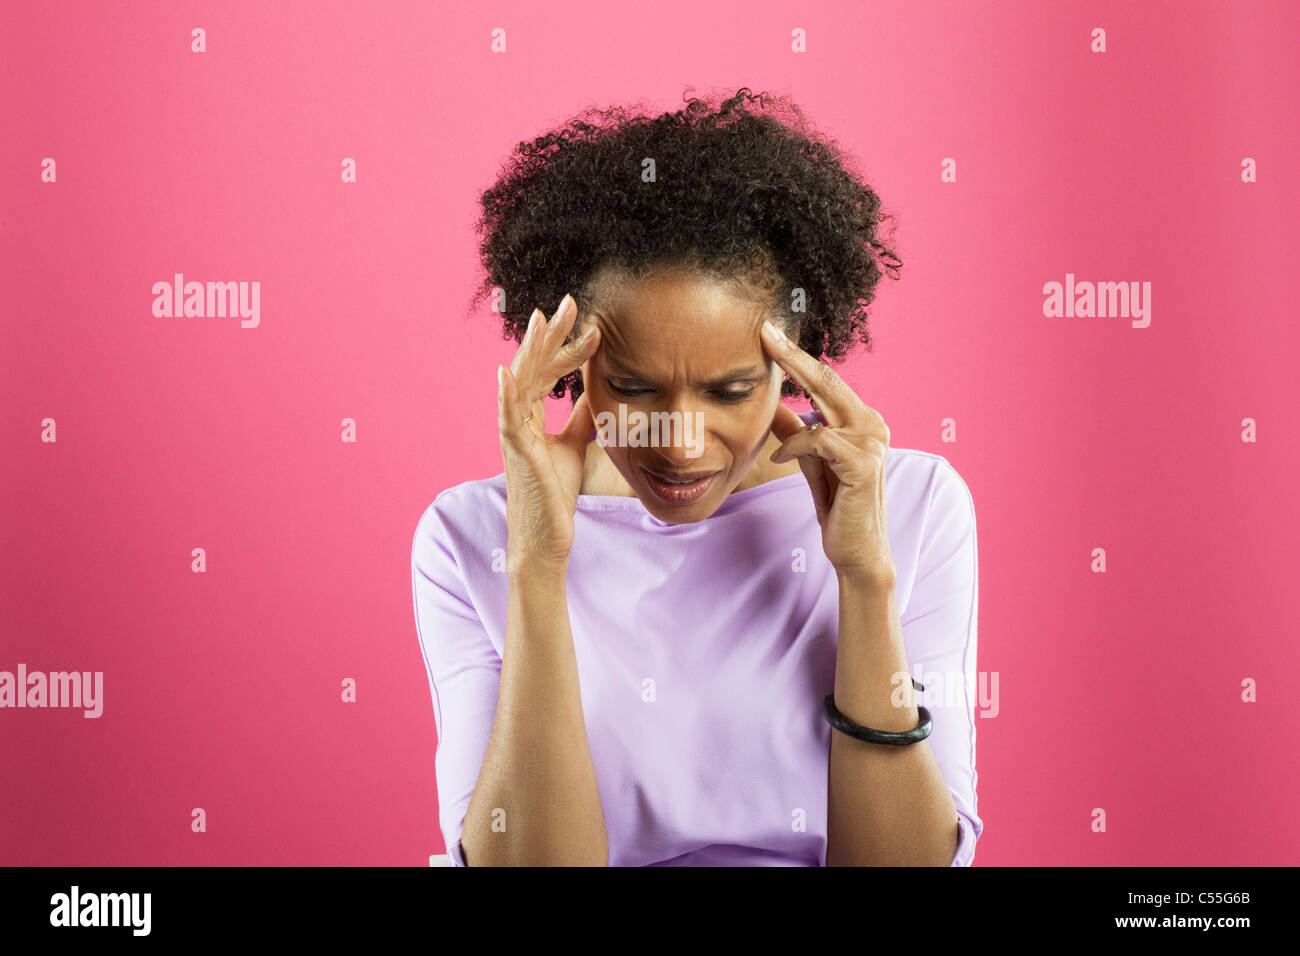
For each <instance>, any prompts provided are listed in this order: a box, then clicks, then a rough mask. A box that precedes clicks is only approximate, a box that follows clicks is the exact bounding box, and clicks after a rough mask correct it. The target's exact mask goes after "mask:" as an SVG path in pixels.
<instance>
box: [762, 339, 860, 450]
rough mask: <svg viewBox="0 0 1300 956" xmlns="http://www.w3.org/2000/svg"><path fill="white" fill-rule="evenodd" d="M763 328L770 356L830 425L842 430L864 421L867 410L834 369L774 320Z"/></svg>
mask: <svg viewBox="0 0 1300 956" xmlns="http://www.w3.org/2000/svg"><path fill="white" fill-rule="evenodd" d="M761 328H762V332H761V333H760V337H761V339H762V341H763V348H764V349H765V350H766V351H767V354H768V355H770V356H771V357H772V361H774V362H776V364H777V365H780V366H781V368H783V369H785V370H786V371H787V372H789V373H790V377H791V378H793V379H794V380H795V381H796V382H798V383H799V384H800V385H802V386H803V387H804V390H805V391H807V392H808V394H809V395H811V396H812V397H813V401H815V402H816V403H817V410H818V411H820V412H821V413H822V417H823V418H824V419H826V424H827V425H830V426H831V427H832V428H838V427H843V426H845V425H848V424H851V423H853V422H855V421H858V420H859V419H860V417H861V413H862V410H863V409H864V408H865V407H866V406H864V405H863V404H862V400H861V399H860V398H858V396H857V395H856V394H855V393H854V391H853V389H851V388H849V386H848V384H847V383H846V382H845V381H844V379H842V378H840V377H839V375H838V374H836V372H835V370H834V369H833V368H831V367H830V366H829V365H827V364H826V363H825V362H821V361H818V360H817V359H815V358H813V357H812V356H811V355H809V354H808V353H807V352H805V351H804V350H803V349H801V348H799V346H798V344H796V343H795V342H793V341H792V340H791V339H790V338H789V337H788V336H787V335H786V334H785V333H784V332H783V331H781V329H780V328H778V327H777V326H776V325H775V323H773V322H771V321H770V320H764V321H763V325H762V327H761Z"/></svg>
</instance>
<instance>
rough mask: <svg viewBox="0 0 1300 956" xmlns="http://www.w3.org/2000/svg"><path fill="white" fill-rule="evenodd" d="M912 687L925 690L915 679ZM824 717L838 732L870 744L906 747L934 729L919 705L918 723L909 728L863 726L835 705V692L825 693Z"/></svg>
mask: <svg viewBox="0 0 1300 956" xmlns="http://www.w3.org/2000/svg"><path fill="white" fill-rule="evenodd" d="M912 687H914V688H915V689H916V690H925V688H924V687H923V686H922V685H920V684H918V683H917V682H916V681H915V680H913V681H912ZM825 704H826V719H827V720H828V721H829V722H830V725H831V726H832V727H834V728H835V729H836V730H838V731H839V732H840V733H843V734H848V735H849V736H850V737H853V738H855V739H857V740H865V741H866V742H867V743H872V744H892V745H894V746H896V747H906V746H907V745H908V744H914V743H916V742H917V741H918V740H924V739H925V738H926V737H929V736H930V731H931V730H933V729H934V721H933V720H932V719H931V718H930V712H929V711H928V710H926V709H925V708H924V707H921V706H920V705H918V706H917V708H916V711H917V713H918V714H919V715H920V718H921V720H920V723H918V724H917V725H916V726H915V727H913V728H912V729H911V730H904V731H888V730H872V729H871V728H870V727H863V726H862V725H861V724H855V723H854V722H853V721H851V720H849V719H848V718H847V717H845V716H844V715H843V714H842V713H840V711H839V708H838V707H836V706H835V692H834V691H832V692H831V693H829V694H827V695H826V701H825Z"/></svg>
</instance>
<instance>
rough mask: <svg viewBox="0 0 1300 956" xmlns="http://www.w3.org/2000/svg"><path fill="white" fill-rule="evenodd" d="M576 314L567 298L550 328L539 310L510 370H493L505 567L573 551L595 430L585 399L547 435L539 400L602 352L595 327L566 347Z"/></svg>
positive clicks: (559, 558)
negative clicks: (501, 465)
mask: <svg viewBox="0 0 1300 956" xmlns="http://www.w3.org/2000/svg"><path fill="white" fill-rule="evenodd" d="M577 313H578V309H577V304H576V303H575V302H574V300H573V297H572V296H571V295H566V296H565V297H564V299H563V300H562V301H561V302H560V306H559V308H558V309H556V310H555V315H554V317H553V318H552V319H551V321H550V322H547V321H546V317H545V315H544V314H543V313H542V311H541V310H540V309H536V310H534V311H533V315H532V319H531V320H530V321H529V324H528V331H527V332H526V333H525V334H524V338H523V341H522V342H520V343H519V350H518V351H517V352H516V353H515V357H514V360H513V361H512V362H511V363H510V367H509V368H508V369H507V368H506V367H505V366H499V367H498V369H497V382H498V384H497V428H498V430H499V431H500V433H501V457H502V460H503V462H504V464H505V473H506V522H507V525H508V527H509V534H510V540H509V543H508V554H507V559H508V560H512V561H520V560H531V559H540V560H543V561H551V562H561V563H563V562H567V561H568V559H569V552H570V551H571V549H572V548H573V512H574V509H575V508H576V507H577V503H578V492H579V490H580V489H581V487H582V473H583V464H584V462H585V461H586V458H587V445H588V444H589V443H590V441H591V436H592V432H593V430H594V429H595V422H594V420H593V418H592V416H591V410H590V406H589V405H588V404H587V393H586V392H585V391H584V392H583V393H582V394H581V395H579V396H578V400H577V402H576V403H575V404H574V406H573V412H572V413H571V414H570V416H569V420H568V422H567V423H566V424H565V426H564V430H563V431H561V432H560V433H559V434H558V435H548V434H546V406H545V404H544V403H543V401H542V398H543V396H545V395H548V394H549V393H550V391H551V389H553V388H554V387H555V383H556V382H557V381H559V379H560V378H561V377H563V376H565V375H568V374H569V373H570V372H572V371H573V370H574V369H576V368H578V367H579V366H581V365H582V363H583V362H585V361H586V360H587V359H588V358H589V357H590V356H591V355H593V354H595V352H596V349H597V348H598V347H599V343H600V329H599V328H598V327H597V326H596V324H595V323H594V322H593V323H592V324H591V325H590V326H589V327H588V328H587V329H586V330H585V332H584V333H583V335H582V337H581V338H579V339H577V340H575V341H573V342H570V343H569V344H567V345H566V344H564V340H565V338H567V337H568V335H569V331H570V330H571V329H572V328H573V322H574V319H575V317H576V316H577Z"/></svg>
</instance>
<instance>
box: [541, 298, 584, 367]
mask: <svg viewBox="0 0 1300 956" xmlns="http://www.w3.org/2000/svg"><path fill="white" fill-rule="evenodd" d="M577 317H578V305H577V303H576V302H574V301H573V296H571V295H569V294H568V293H565V296H564V298H563V299H561V300H560V304H559V306H557V307H556V309H555V314H554V315H553V316H551V321H550V322H548V323H547V324H546V340H545V344H544V345H543V346H542V355H541V359H542V362H543V363H546V364H549V363H550V362H551V361H552V360H553V359H554V358H555V355H556V353H557V352H559V350H560V345H561V344H562V343H563V342H564V340H565V339H567V338H568V337H569V330H570V329H571V328H573V323H574V320H576V319H577Z"/></svg>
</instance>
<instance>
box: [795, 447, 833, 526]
mask: <svg viewBox="0 0 1300 956" xmlns="http://www.w3.org/2000/svg"><path fill="white" fill-rule="evenodd" d="M796 461H798V462H799V470H800V471H802V472H803V476H804V477H805V478H806V479H808V487H809V488H810V489H811V490H812V496H813V505H814V507H816V509H817V517H818V519H821V518H822V517H824V516H825V514H826V511H827V509H829V508H830V506H831V500H832V498H833V497H834V496H833V495H832V494H831V486H830V482H829V481H828V480H827V477H828V476H827V474H826V465H825V463H824V462H823V461H822V460H821V459H820V458H816V457H814V456H812V455H805V456H803V457H802V458H798V459H796Z"/></svg>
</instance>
